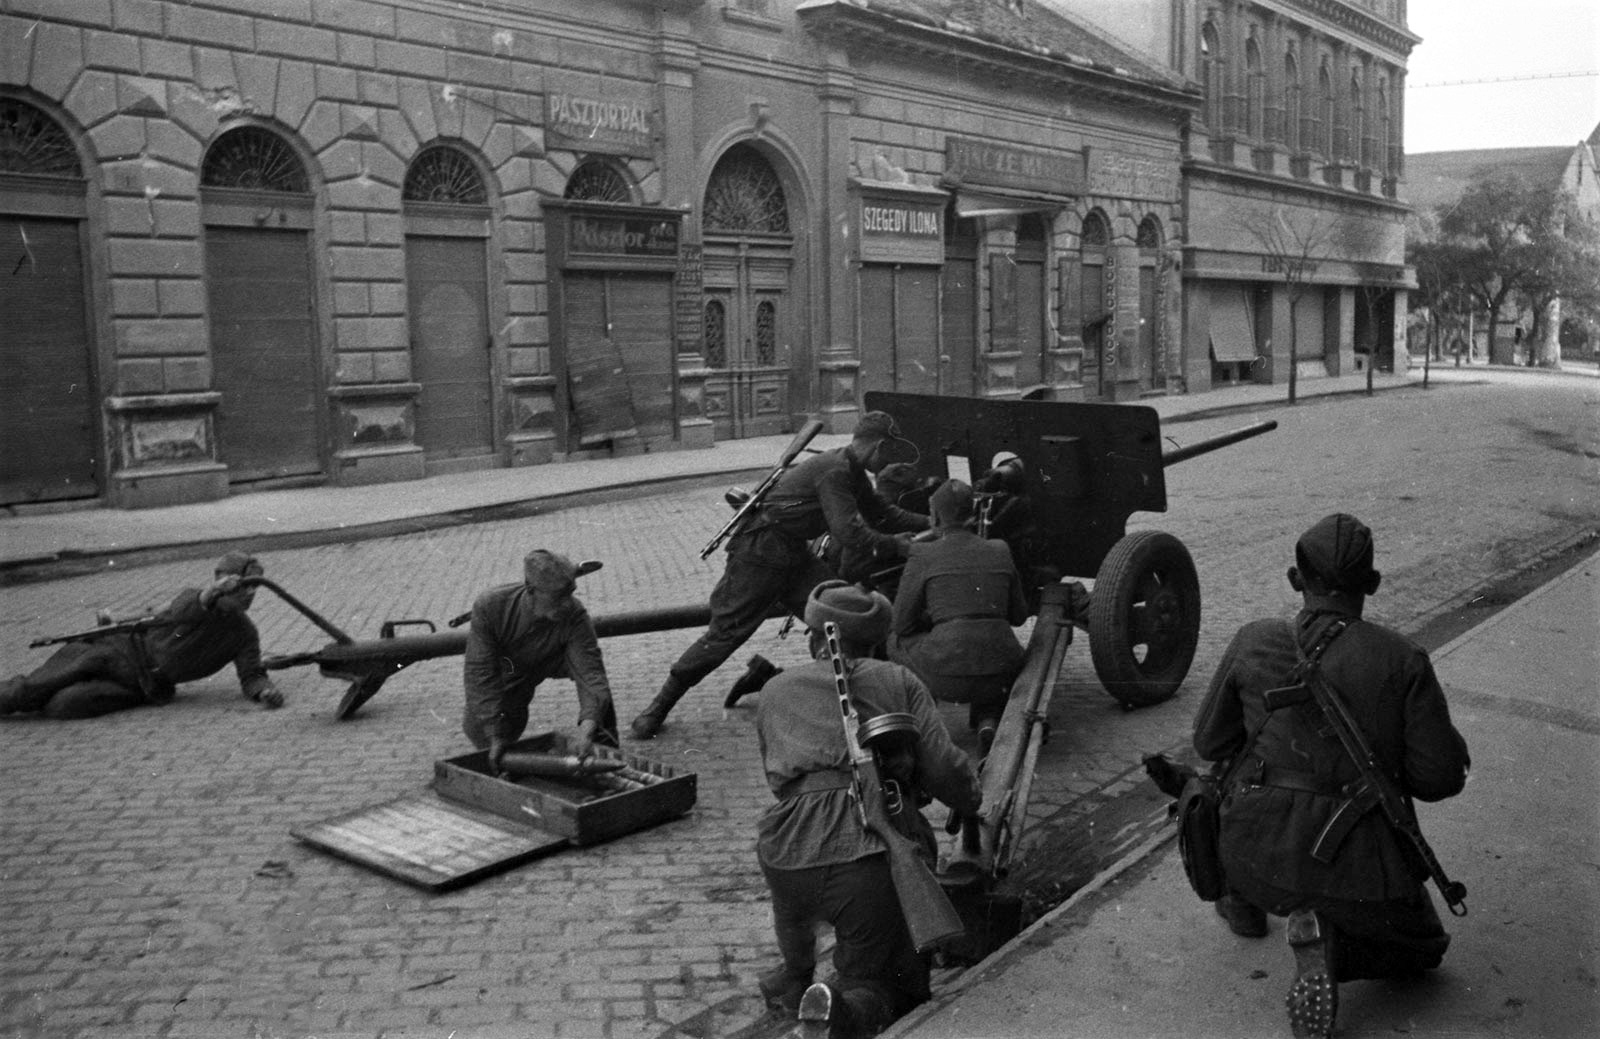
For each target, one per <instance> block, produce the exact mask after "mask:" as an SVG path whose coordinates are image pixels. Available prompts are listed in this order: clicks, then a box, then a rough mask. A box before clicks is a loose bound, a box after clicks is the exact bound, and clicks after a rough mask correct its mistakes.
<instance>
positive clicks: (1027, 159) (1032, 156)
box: [944, 137, 1083, 195]
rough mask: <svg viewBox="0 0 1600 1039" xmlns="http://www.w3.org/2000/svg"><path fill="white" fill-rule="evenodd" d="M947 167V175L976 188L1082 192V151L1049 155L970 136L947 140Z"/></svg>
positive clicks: (945, 144) (1066, 192)
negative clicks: (985, 186)
mask: <svg viewBox="0 0 1600 1039" xmlns="http://www.w3.org/2000/svg"><path fill="white" fill-rule="evenodd" d="M944 166H945V173H946V175H948V176H954V177H957V178H959V179H960V180H961V181H962V182H963V183H966V184H971V185H973V186H974V187H977V186H982V185H989V186H992V187H1003V188H1015V189H1020V190H1023V191H1039V192H1045V193H1048V194H1051V195H1080V194H1082V193H1083V155H1082V153H1081V152H1074V151H1058V152H1050V151H1041V150H1039V149H1037V148H1022V147H1018V146H1017V145H1012V144H993V143H990V142H988V141H977V140H973V139H972V138H970V137H946V138H945V142H944Z"/></svg>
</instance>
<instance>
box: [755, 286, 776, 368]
mask: <svg viewBox="0 0 1600 1039" xmlns="http://www.w3.org/2000/svg"><path fill="white" fill-rule="evenodd" d="M756 363H757V364H768V365H770V364H777V363H778V308H777V307H776V306H774V305H773V303H772V301H771V300H765V299H764V300H762V301H761V302H760V303H759V304H758V305H757V306H756Z"/></svg>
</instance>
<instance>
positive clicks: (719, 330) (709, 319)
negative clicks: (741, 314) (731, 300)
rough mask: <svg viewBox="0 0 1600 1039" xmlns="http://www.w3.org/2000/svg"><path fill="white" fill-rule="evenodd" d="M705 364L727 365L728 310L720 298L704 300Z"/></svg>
mask: <svg viewBox="0 0 1600 1039" xmlns="http://www.w3.org/2000/svg"><path fill="white" fill-rule="evenodd" d="M705 322H706V365H707V367H711V368H726V367H727V366H728V311H727V308H725V307H724V306H723V305H722V301H721V300H717V299H711V300H707V301H706V314H705Z"/></svg>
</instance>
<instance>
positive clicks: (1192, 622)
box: [865, 392, 1277, 707]
mask: <svg viewBox="0 0 1600 1039" xmlns="http://www.w3.org/2000/svg"><path fill="white" fill-rule="evenodd" d="M865 405H866V407H867V408H869V409H872V410H881V411H886V412H888V413H889V414H890V415H892V416H894V419H895V421H896V423H897V424H898V425H899V427H900V430H901V433H902V435H903V436H904V437H905V438H906V439H908V440H910V441H912V442H913V443H914V444H916V446H917V449H918V451H919V452H920V455H921V459H922V461H921V463H920V465H921V467H922V468H924V469H926V468H929V467H930V466H932V467H936V468H938V469H939V473H940V475H943V474H948V475H950V476H954V477H956V478H958V479H962V480H965V481H967V482H969V483H971V484H973V485H975V486H976V487H978V489H979V490H980V491H982V490H984V489H985V488H986V487H988V488H991V489H1009V491H1010V492H1011V496H1017V495H1020V496H1021V497H1025V498H1026V500H1027V509H1028V513H1029V520H1028V524H1027V528H1028V529H1027V535H1026V537H1027V544H1026V545H1025V546H1023V548H1022V550H1021V551H1020V552H1018V553H1017V554H1018V555H1020V556H1022V557H1024V558H1025V561H1026V562H1027V563H1028V566H1026V567H1025V568H1020V569H1023V570H1024V576H1025V577H1028V576H1030V574H1031V577H1032V580H1034V581H1035V582H1041V581H1044V580H1049V581H1050V582H1052V583H1053V581H1054V580H1057V579H1060V578H1086V579H1090V578H1092V579H1093V580H1094V594H1093V595H1092V596H1091V598H1090V602H1089V606H1088V612H1087V627H1088V630H1089V650H1090V654H1091V656H1092V658H1093V661H1094V667H1095V673H1096V674H1097V675H1098V676H1099V678H1100V681H1101V683H1102V684H1103V685H1104V686H1105V688H1106V691H1107V692H1109V693H1110V694H1111V695H1112V696H1113V697H1115V698H1116V699H1117V700H1118V701H1119V702H1121V703H1122V704H1123V705H1124V706H1127V707H1142V706H1147V705H1149V704H1154V703H1159V702H1161V701H1162V700H1165V699H1167V698H1168V697H1170V696H1171V695H1172V694H1173V693H1174V692H1176V691H1177V689H1178V686H1179V685H1181V684H1182V682H1183V680H1184V678H1185V677H1186V676H1187V675H1188V671H1189V664H1190V663H1191V662H1192V661H1193V659H1194V651H1195V646H1196V644H1197V642H1198V638H1199V632H1200V582H1199V579H1198V577H1197V575H1196V573H1195V568H1194V561H1193V559H1192V558H1191V557H1190V555H1189V551H1188V549H1186V548H1185V547H1184V546H1183V544H1182V542H1180V541H1179V540H1178V539H1177V538H1175V537H1173V536H1172V535H1171V534H1167V533H1163V532H1161V531H1153V530H1144V531H1136V532H1134V533H1132V534H1129V533H1128V530H1127V524H1128V519H1129V517H1130V516H1132V515H1133V513H1135V512H1141V511H1142V512H1165V511H1166V508H1167V491H1166V476H1165V472H1164V470H1165V468H1166V466H1168V465H1173V464H1176V463H1178V462H1182V461H1185V460H1187V459H1190V458H1194V457H1196V456H1198V455H1201V454H1206V453H1208V452H1211V451H1216V450H1219V449H1221V448H1224V447H1227V446H1229V445H1232V444H1235V443H1238V442H1239V441H1241V440H1245V439H1248V438H1250V437H1255V436H1259V435H1261V434H1262V433H1266V432H1269V431H1270V430H1273V429H1276V428H1277V423H1276V422H1258V423H1255V424H1254V425H1251V426H1246V427H1244V428H1242V429H1238V430H1235V431H1233V432H1230V433H1227V434H1224V435H1222V436H1219V437H1214V438H1211V439H1209V440H1203V441H1199V442H1197V443H1194V444H1191V445H1188V446H1186V447H1182V448H1178V449H1176V450H1173V451H1169V452H1167V453H1165V454H1163V453H1162V449H1161V441H1162V438H1161V426H1160V419H1159V418H1158V416H1157V415H1156V412H1155V410H1154V409H1152V408H1147V407H1141V406H1138V405H1128V404H1074V403H1062V402H1056V401H1028V400H976V399H971V398H964V397H940V396H930V395H924V394H910V393H877V392H874V393H868V394H867V395H866V401H865ZM1008 459H1015V461H1014V462H1010V463H1009V464H1007V462H1006V460H1008ZM997 460H999V461H1001V463H1002V465H1004V466H1005V469H1006V470H1007V471H1006V472H1004V473H1003V478H1000V479H997V477H996V473H997V471H998V470H999V469H1000V467H999V466H997V465H996V461H997ZM986 477H987V479H985V478H986ZM1005 533H1006V532H1005V531H1003V530H1001V531H997V532H996V536H1004V535H1005ZM1013 548H1014V551H1015V550H1016V546H1013Z"/></svg>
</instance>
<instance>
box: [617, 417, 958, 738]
mask: <svg viewBox="0 0 1600 1039" xmlns="http://www.w3.org/2000/svg"><path fill="white" fill-rule="evenodd" d="M915 450H916V448H915V446H914V445H912V444H911V442H910V441H908V440H905V439H904V438H902V437H901V436H900V435H899V432H898V430H897V428H896V427H895V423H894V419H892V418H891V417H889V416H888V415H887V414H885V413H884V412H881V411H869V412H867V413H866V414H865V415H863V416H861V419H860V421H858V422H857V423H856V427H855V431H854V433H853V435H852V436H851V439H850V443H849V444H847V445H845V446H844V447H839V448H834V449H833V450H831V451H823V452H820V453H818V454H815V455H812V456H811V457H810V458H807V459H806V460H805V461H803V462H801V463H800V464H799V465H796V466H794V467H793V468H792V469H789V470H788V471H786V472H785V473H784V474H783V476H782V477H781V478H780V479H779V481H778V483H777V486H775V487H774V488H773V490H772V493H771V494H770V495H769V496H768V497H767V500H766V501H765V503H763V505H762V507H761V510H760V514H759V515H758V516H757V517H755V519H754V520H753V522H750V523H746V524H745V525H744V526H743V528H741V529H740V530H739V531H738V532H737V533H735V534H734V535H733V537H732V538H730V539H729V542H728V554H727V562H726V564H725V568H724V570H723V572H722V577H721V579H720V580H718V581H717V585H716V587H715V588H713V589H712V591H711V624H710V626H709V627H708V628H707V630H706V632H705V634H703V635H701V636H700V637H699V638H698V639H696V640H695V641H694V643H693V644H692V645H690V646H689V648H688V649H686V650H685V651H684V652H683V655H682V656H680V657H679V658H678V660H677V662H676V663H674V664H673V665H672V668H671V670H670V671H669V673H668V675H667V680H666V681H665V682H664V683H663V684H662V686H661V691H660V692H659V693H657V694H656V697H655V699H654V700H652V701H651V702H650V704H649V706H647V707H646V708H645V709H644V710H643V711H642V712H641V713H640V714H639V716H638V717H636V718H634V719H633V725H632V729H633V735H634V737H635V738H637V739H641V740H647V739H653V738H654V737H655V735H656V734H657V733H658V732H660V731H661V726H662V724H663V723H664V722H665V721H666V719H667V714H668V713H669V712H670V711H671V710H672V708H673V707H674V706H675V705H676V704H677V702H678V701H679V700H681V699H682V698H683V696H684V694H685V693H687V692H688V691H689V690H690V689H692V688H694V687H695V686H696V685H697V684H699V682H700V681H701V680H702V679H703V678H705V676H706V675H708V674H710V673H711V672H712V671H715V670H716V669H717V668H718V667H719V666H721V664H722V663H723V662H724V661H726V660H727V659H728V657H730V656H732V655H733V653H734V651H735V650H737V649H738V648H739V647H740V646H742V645H744V643H745V642H746V641H747V640H748V639H749V638H750V636H751V635H753V634H755V632H756V629H757V628H759V627H760V626H761V624H762V622H763V621H765V620H766V619H767V613H768V611H769V610H770V609H771V608H772V606H773V605H774V604H776V603H783V604H784V605H785V606H787V607H789V610H790V612H792V613H794V614H795V615H796V616H799V615H800V613H801V611H803V610H804V609H805V602H806V596H807V594H809V592H810V591H811V589H812V588H815V587H816V586H817V584H819V583H820V582H822V581H824V580H827V579H829V578H832V577H834V576H835V575H834V574H833V573H832V572H831V571H830V570H829V568H828V566H827V564H826V563H824V562H823V561H822V560H821V559H819V558H817V556H816V555H815V554H814V553H813V552H812V551H811V547H810V542H811V541H812V540H813V539H814V538H818V537H821V536H822V535H823V534H828V535H830V536H832V538H833V539H834V541H835V542H837V543H838V544H839V545H840V546H841V548H842V549H843V551H844V552H846V553H850V554H853V555H854V556H856V557H857V558H875V559H882V560H898V559H901V558H903V557H904V556H905V554H906V551H907V546H908V545H909V543H910V538H909V536H905V537H897V536H896V535H898V534H904V535H909V534H910V533H912V532H916V531H921V530H926V529H927V526H928V517H926V516H922V515H918V514H917V513H913V512H907V511H905V510H904V509H900V508H897V507H896V506H893V505H890V504H889V503H888V502H886V501H884V500H883V499H882V498H880V497H879V496H878V495H877V494H876V493H875V492H874V490H873V487H872V481H871V479H870V478H869V474H875V473H877V472H879V471H880V470H882V469H883V467H884V466H886V465H889V464H891V463H893V462H895V461H903V460H906V459H904V458H900V457H897V456H899V455H907V454H912V453H914V452H915Z"/></svg>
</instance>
